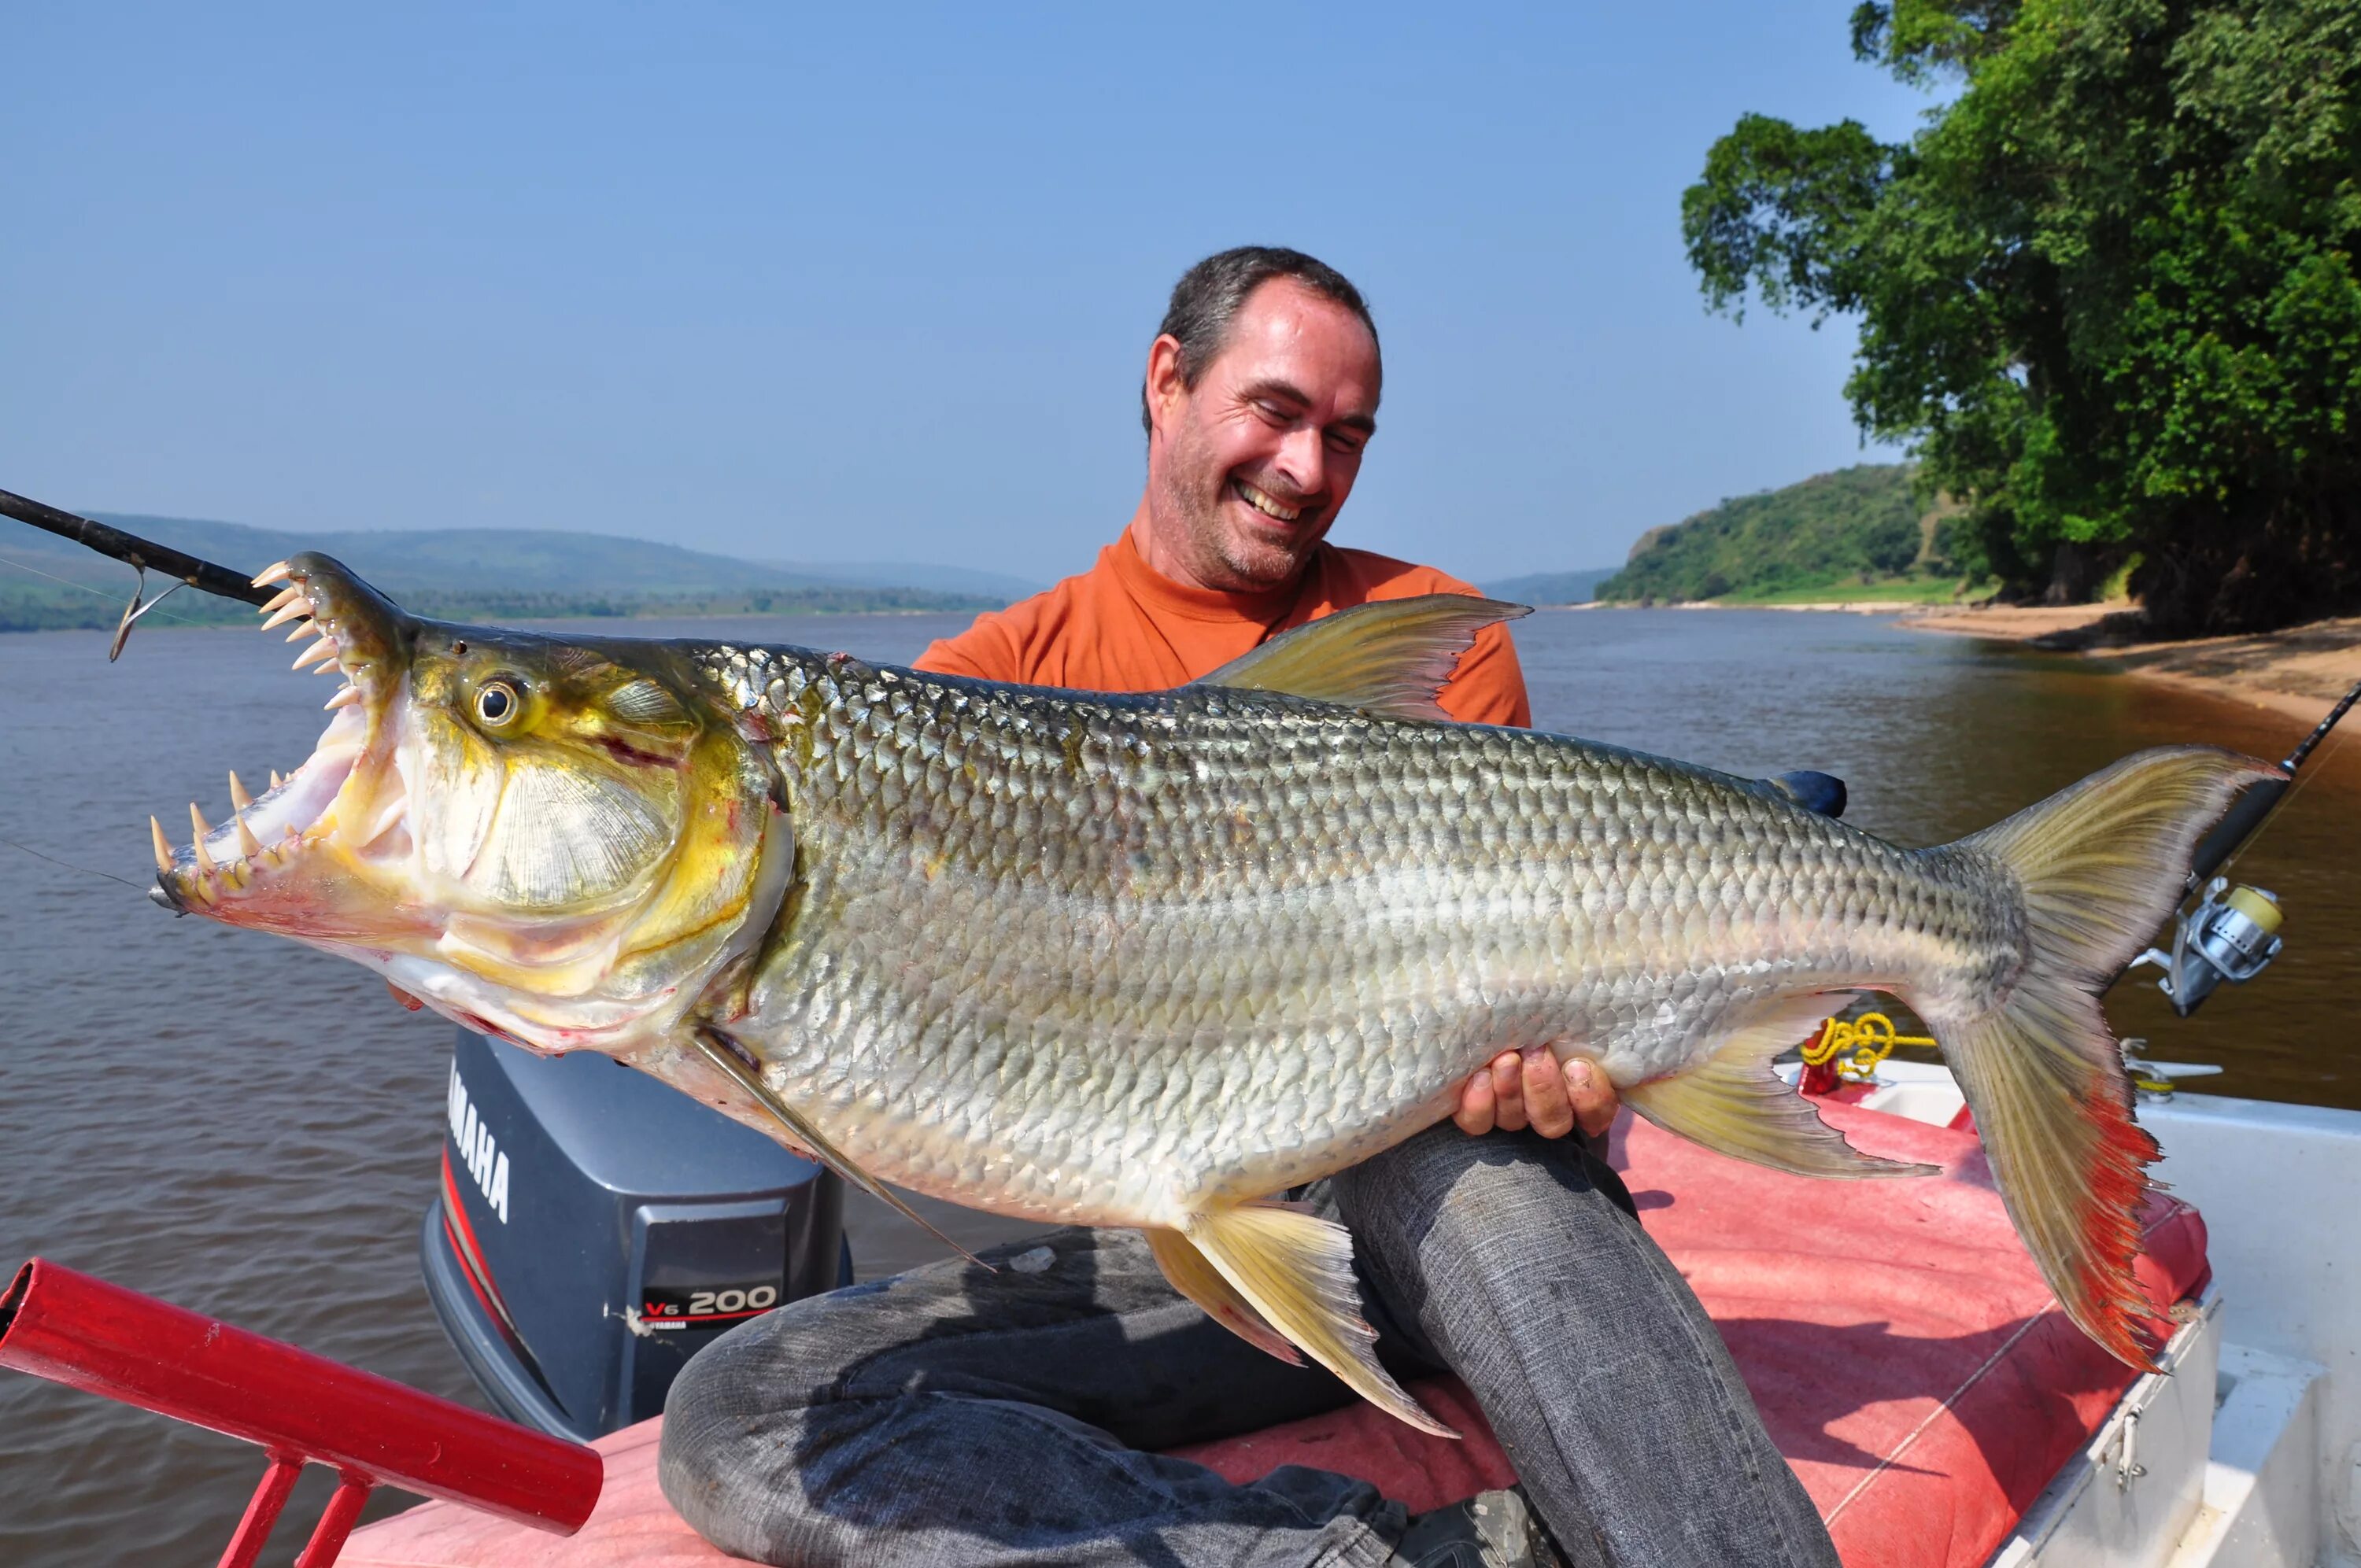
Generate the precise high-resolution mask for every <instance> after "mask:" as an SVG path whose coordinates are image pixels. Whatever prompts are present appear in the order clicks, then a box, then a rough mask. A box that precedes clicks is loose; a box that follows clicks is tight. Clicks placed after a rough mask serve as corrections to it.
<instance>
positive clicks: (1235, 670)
mask: <svg viewBox="0 0 2361 1568" xmlns="http://www.w3.org/2000/svg"><path fill="white" fill-rule="evenodd" d="M1531 614H1532V607H1531V606H1529V605H1521V604H1505V603H1503V602H1501V601H1500V600H1499V599H1486V598H1476V597H1474V596H1473V595H1470V594H1421V595H1419V596H1418V597H1417V598H1401V599H1380V600H1378V602H1376V603H1374V604H1357V605H1355V606H1354V607H1353V608H1352V609H1340V610H1338V611H1337V612H1336V613H1335V614H1334V615H1326V616H1323V617H1321V618H1320V619H1319V620H1315V621H1313V622H1312V623H1311V624H1310V625H1308V626H1299V627H1297V628H1296V629H1295V630H1292V631H1289V632H1284V633H1282V634H1280V635H1279V636H1277V637H1274V638H1272V639H1271V640H1270V641H1268V642H1266V643H1264V644H1263V645H1262V646H1261V647H1259V648H1257V649H1256V650H1255V651H1254V652H1251V653H1248V654H1246V655H1245V656H1244V657H1242V658H1237V659H1233V660H1231V661H1230V662H1229V663H1226V664H1224V665H1223V666H1222V667H1221V668H1220V669H1218V670H1215V671H1214V672H1213V674H1209V675H1203V676H1200V677H1199V678H1198V679H1196V680H1193V681H1191V682H1190V683H1189V684H1190V685H1196V686H1226V687H1228V688H1229V689H1231V690H1233V691H1262V692H1284V693H1286V694H1287V695H1288V696H1301V697H1309V698H1310V699H1312V701H1314V702H1333V703H1335V704H1337V705H1339V706H1340V707H1355V708H1358V709H1360V710H1361V711H1362V712H1363V713H1366V714H1368V715H1370V716H1371V717H1373V718H1430V719H1447V718H1450V717H1451V716H1450V715H1449V714H1447V713H1445V712H1444V711H1443V708H1442V707H1441V705H1439V704H1438V703H1436V701H1435V700H1434V698H1435V694H1436V693H1438V692H1440V691H1441V690H1442V689H1443V687H1444V683H1445V682H1447V681H1449V680H1450V679H1451V674H1452V671H1453V670H1455V669H1456V668H1457V667H1458V664H1459V659H1460V655H1462V654H1464V653H1466V652H1467V650H1468V649H1470V648H1472V647H1474V646H1475V645H1476V634H1477V632H1479V631H1481V630H1484V628H1486V627H1488V626H1490V625H1491V624H1493V623H1494V622H1495V621H1501V620H1515V619H1516V618H1517V617H1518V616H1521V615H1531Z"/></svg>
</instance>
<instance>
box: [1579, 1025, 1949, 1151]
mask: <svg viewBox="0 0 2361 1568" xmlns="http://www.w3.org/2000/svg"><path fill="white" fill-rule="evenodd" d="M1842 1005H1843V998H1842V997H1841V996H1827V995H1814V996H1802V997H1787V998H1784V999H1782V1000H1781V1001H1778V1002H1775V1003H1771V1004H1769V1005H1768V1006H1766V1007H1764V1008H1762V1009H1760V1010H1759V1011H1757V1012H1756V1013H1755V1014H1753V1015H1752V1016H1751V1017H1750V1018H1748V1019H1747V1020H1746V1021H1745V1022H1744V1023H1743V1024H1741V1025H1740V1026H1739V1027H1738V1028H1737V1029H1736V1030H1734V1031H1732V1032H1731V1033H1730V1035H1729V1036H1728V1037H1727V1038H1725V1039H1724V1040H1723V1042H1722V1044H1721V1045H1720V1046H1719V1047H1718V1048H1717V1049H1716V1050H1715V1051H1714V1054H1713V1055H1712V1056H1710V1057H1708V1058H1706V1059H1705V1060H1704V1061H1703V1062H1700V1063H1699V1064H1697V1066H1696V1067H1693V1068H1690V1069H1687V1070H1686V1071H1685V1072H1679V1073H1675V1074H1673V1075H1672V1076H1671V1077H1668V1078H1659V1079H1653V1080H1650V1081H1648V1082H1646V1083H1639V1084H1634V1085H1632V1086H1631V1087H1630V1088H1628V1089H1626V1090H1624V1091H1622V1095H1623V1101H1624V1102H1625V1103H1626V1104H1628V1105H1630V1106H1631V1109H1632V1110H1634V1111H1636V1112H1638V1113H1640V1114H1641V1115H1642V1116H1645V1117H1646V1118H1647V1119H1648V1120H1649V1121H1651V1122H1653V1123H1654V1124H1656V1125H1657V1126H1659V1127H1662V1128H1664V1131H1666V1132H1668V1133H1674V1134H1677V1135H1680V1136H1682V1137H1684V1138H1687V1139H1688V1140H1690V1141H1691V1142H1692V1143H1697V1144H1702V1145H1704V1146H1706V1147H1707V1148H1709V1149H1711V1150H1713V1151H1714V1152H1715V1153H1717V1154H1725V1155H1728V1156H1730V1157H1731V1158H1733V1159H1742V1160H1750V1161H1752V1163H1754V1164H1756V1165H1763V1166H1768V1167H1770V1168H1772V1169H1773V1170H1784V1171H1786V1172H1788V1173H1789V1174H1791V1175H1795V1176H1828V1177H1838V1178H1844V1179H1860V1178H1863V1177H1876V1176H1932V1175H1934V1174H1935V1172H1936V1170H1937V1169H1938V1167H1935V1166H1931V1165H1916V1164H1912V1163H1909V1162H1907V1161H1903V1160H1891V1159H1880V1158H1878V1157H1876V1156H1874V1155H1865V1154H1863V1153H1861V1151H1860V1150H1859V1149H1856V1148H1854V1147H1853V1146H1851V1145H1850V1144H1848V1143H1846V1142H1845V1141H1844V1135H1842V1134H1841V1133H1839V1132H1838V1131H1837V1130H1836V1129H1835V1128H1834V1127H1831V1126H1829V1125H1828V1124H1827V1123H1826V1122H1823V1121H1821V1120H1820V1114H1819V1113H1818V1112H1817V1111H1816V1110H1814V1109H1813V1108H1812V1102H1810V1101H1808V1100H1806V1099H1805V1098H1804V1097H1803V1096H1802V1095H1800V1094H1798V1093H1796V1092H1795V1086H1794V1085H1792V1084H1789V1083H1787V1082H1784V1080H1781V1079H1780V1077H1779V1075H1778V1074H1776V1073H1774V1072H1773V1071H1772V1070H1771V1058H1773V1057H1775V1056H1777V1055H1778V1054H1779V1053H1780V1052H1781V1051H1783V1050H1784V1049H1786V1048H1787V1047H1789V1046H1792V1045H1794V1044H1795V1042H1796V1041H1798V1040H1801V1039H1803V1038H1804V1037H1805V1036H1807V1035H1809V1034H1811V1033H1812V1032H1813V1030H1814V1028H1815V1026H1816V1025H1818V1024H1819V1022H1820V1021H1821V1020H1822V1019H1824V1018H1826V1017H1827V1016H1828V1014H1830V1013H1832V1012H1834V1011H1836V1010H1837V1009H1838V1008H1839V1007H1840V1006H1842Z"/></svg>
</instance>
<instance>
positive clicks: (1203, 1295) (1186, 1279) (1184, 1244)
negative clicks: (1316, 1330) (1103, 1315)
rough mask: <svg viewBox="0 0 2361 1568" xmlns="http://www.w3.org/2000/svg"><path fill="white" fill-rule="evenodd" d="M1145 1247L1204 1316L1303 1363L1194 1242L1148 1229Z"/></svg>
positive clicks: (1173, 1233)
mask: <svg viewBox="0 0 2361 1568" xmlns="http://www.w3.org/2000/svg"><path fill="white" fill-rule="evenodd" d="M1145 1234H1146V1235H1147V1237H1148V1251H1149V1252H1151V1253H1153V1254H1155V1255H1156V1266H1157V1267H1159V1268H1160V1269H1162V1270H1163V1271H1164V1277H1165V1279H1166V1280H1167V1281H1169V1282H1170V1284H1171V1286H1172V1288H1174V1289H1175V1290H1178V1291H1180V1294H1182V1295H1183V1296H1186V1297H1188V1298H1189V1299H1191V1301H1194V1302H1196V1303H1197V1305H1198V1306H1200V1307H1202V1308H1203V1309H1204V1310H1205V1315H1206V1316H1207V1317H1209V1318H1211V1319H1213V1321H1215V1322H1217V1323H1219V1324H1221V1325H1222V1327H1224V1328H1225V1329H1227V1330H1229V1331H1230V1332H1232V1333H1234V1334H1235V1335H1237V1336H1238V1337H1239V1338H1240V1339H1242V1340H1244V1341H1246V1343H1248V1344H1250V1345H1252V1346H1254V1347H1255V1348H1256V1349H1257V1350H1263V1351H1268V1352H1269V1353H1270V1354H1273V1355H1275V1356H1277V1357H1279V1360H1281V1361H1284V1362H1285V1363H1287V1364H1288V1365H1290V1366H1301V1365H1303V1353H1302V1352H1301V1351H1300V1350H1298V1349H1296V1348H1295V1346H1294V1345H1293V1344H1292V1343H1289V1340H1288V1337H1287V1336H1286V1335H1285V1334H1283V1333H1280V1332H1279V1331H1278V1330H1277V1329H1275V1328H1272V1327H1271V1326H1270V1324H1269V1322H1268V1321H1266V1320H1265V1319H1264V1317H1263V1315H1262V1314H1261V1313H1260V1312H1257V1311H1256V1310H1255V1309H1254V1303H1253V1302H1251V1301H1249V1300H1247V1299H1246V1298H1245V1297H1244V1296H1241V1295H1239V1294H1238V1288H1237V1287H1236V1286H1235V1285H1233V1284H1231V1283H1230V1282H1229V1281H1228V1280H1226V1279H1224V1278H1223V1277H1222V1271H1221V1270H1220V1269H1218V1268H1215V1267H1214V1266H1213V1265H1212V1264H1211V1263H1209V1262H1207V1261H1206V1259H1205V1255H1204V1254H1203V1253H1202V1252H1199V1251H1198V1250H1197V1246H1196V1244H1195V1243H1194V1242H1191V1240H1190V1239H1189V1238H1188V1237H1187V1236H1184V1235H1182V1234H1180V1232H1179V1231H1167V1230H1149V1231H1148V1232H1146V1233H1145Z"/></svg>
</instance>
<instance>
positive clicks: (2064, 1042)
mask: <svg viewBox="0 0 2361 1568" xmlns="http://www.w3.org/2000/svg"><path fill="white" fill-rule="evenodd" d="M2282 776H2284V775H2283V774H2281V773H2280V772H2279V769H2277V768H2275V767H2273V766H2271V765H2270V764H2269V763H2268V762H2258V761H2257V760H2256V759H2254V758H2252V757H2245V756H2240V755H2239V754H2238V753H2236V752H2235V751H2222V750H2219V749H2217V748H2215V747H2211V746H2170V747H2159V748H2158V749H2157V750H2154V751H2141V752H2137V753H2136V754H2135V755H2132V756H2129V757H2126V758H2125V759H2124V760H2123V761H2122V762H2117V763H2115V764H2114V766H2113V767H2110V768H2106V769H2103V770H2102V771H2101V772H2099V773H2093V774H2092V775H2091V776H2090V777H2089V778H2087V779H2084V780H2083V781H2082V782H2081V783H2080V784H2074V785H2072V786H2070V787H2069V788H2067V789H2065V790H2062V791H2060V792H2059V794H2057V795H2052V796H2050V797H2049V798H2048V800H2045V801H2043V802H2041V803H2040V804H2039V805H2037V806H2031V807H2028V808H2027V809H2026V810H2024V811H2021V812H2019V813H2017V814H2016V815H2015V817H2010V818H2009V819H2008V820H2007V821H2005V822H2003V823H2001V824H2000V825H1999V826H1997V827H1995V828H1986V829H1985V830H1984V831H1983V832H1982V833H1978V834H1976V835H1974V836H1973V837H1971V838H1968V839H1961V840H1960V842H1959V843H1957V844H1951V845H1946V846H1944V847H1943V848H1941V849H1937V850H1927V851H1925V853H1926V854H1927V856H1928V857H1929V858H1931V859H1937V860H1940V859H1941V858H1944V857H1979V858H1982V859H1984V860H1985V861H1986V862H1987V863H1990V862H1993V861H1996V862H1998V864H1999V865H2001V866H2002V867H2004V868H2005V870H2006V871H2007V872H2008V874H2009V877H2010V879H2011V880H2012V881H2013V882H2014V883H2015V888H2016V891H2017V894H2018V896H2019V898H2020V900H2021V903H2022V909H2023V916H2024V920H2025V932H2026V936H2025V948H2026V951H2025V956H2024V959H2023V963H2022V966H2021V968H2020V969H2019V971H2018V973H2017V975H2016V977H2015V980H2014V981H2012V982H2011V983H2010V985H2009V987H2008V989H2007V991H2006V992H2005V993H2004V996H2003V998H2002V1000H2001V1002H2000V1003H1999V1004H1998V1005H1997V1006H1995V1007H1993V1008H1991V1009H1990V1010H1988V1011H1986V1012H1983V1013H1981V1014H1972V1015H1970V1016H1966V1017H1956V1016H1955V1017H1949V1018H1947V1017H1945V1016H1943V1015H1942V1014H1941V1013H1940V1012H1939V1011H1935V1010H1931V1009H1930V1007H1929V1006H1921V1007H1920V1008H1919V1013H1920V1014H1921V1015H1922V1016H1924V1017H1925V1018H1926V1019H1927V1024H1928V1025H1929V1026H1930V1027H1932V1028H1933V1029H1934V1031H1935V1036H1936V1038H1937V1039H1938V1040H1939V1041H1941V1042H1942V1046H1943V1053H1944V1055H1945V1057H1946V1058H1949V1061H1950V1064H1951V1070H1952V1072H1953V1074H1954V1075H1955V1076H1956V1077H1957V1078H1958V1079H1959V1082H1960V1090H1961V1091H1963V1092H1964V1093H1965V1094H1966V1095H1967V1100H1968V1108H1969V1109H1970V1110H1971V1111H1972V1112H1974V1113H1975V1120H1976V1129H1977V1131H1978V1133H1979V1134H1980V1135H1982V1138H1983V1144H1984V1152H1985V1155H1986V1156H1987V1157H1989V1159H1990V1160H1991V1162H1992V1168H1993V1181H1994V1183H1995V1185H1997V1186H1998V1187H1999V1189H2000V1195H2001V1198H2002V1201H2004V1202H2005V1203H2006V1204H2007V1205H2008V1212H2009V1218H2010V1219H2012V1220H2013V1221H2015V1223H2016V1229H2017V1233H2018V1234H2020V1235H2022V1236H2023V1237H2024V1238H2025V1245H2026V1249H2027V1250H2028V1251H2030V1252H2031V1253H2032V1255H2033V1260H2034V1262H2035V1263H2036V1264H2037V1265H2038V1266H2039V1267H2040V1269H2041V1275H2042V1277H2043V1279H2045V1280H2046V1281H2047V1282H2048V1286H2049V1288H2050V1289H2051V1290H2053V1291H2055V1292H2056V1293H2057V1296H2058V1303H2059V1306H2060V1307H2062V1308H2063V1309H2065V1312H2066V1315H2067V1316H2068V1317H2069V1318H2070V1319H2072V1320H2073V1321H2074V1322H2075V1323H2076V1324H2077V1325H2078V1326H2079V1327H2081V1330H2082V1332H2085V1333H2087V1334H2089V1335H2090V1336H2091V1337H2092V1339H2094V1340H2096V1341H2097V1342H2098V1343H2100V1344H2101V1345H2103V1346H2104V1347H2105V1348H2106V1350H2107V1351H2108V1352H2109V1353H2111V1354H2114V1356H2116V1357H2117V1358H2118V1359H2120V1360H2122V1361H2125V1362H2126V1363H2128V1364H2129V1365H2133V1366H2136V1367H2138V1368H2140V1369H2142V1370H2143V1371H2153V1370H2154V1369H2155V1365H2156V1363H2155V1358H2154V1356H2153V1355H2152V1354H2150V1352H2149V1351H2148V1349H2147V1346H2145V1345H2144V1344H2143V1343H2141V1341H2140V1338H2139V1335H2138V1332H2137V1325H2138V1324H2139V1323H2141V1322H2142V1321H2146V1320H2147V1319H2150V1318H2153V1317H2155V1316H2156V1315H2157V1313H2158V1304H2156V1303H2154V1302H2151V1301H2150V1300H2149V1299H2148V1297H2147V1292H2146V1291H2145V1290H2143V1289H2142V1288H2140V1286H2139V1284H2138V1282H2137V1280H2136V1277H2134V1275H2133V1273H2132V1263H2133V1260H2134V1258H2136V1256H2137V1255H2138V1253H2139V1250H2140V1231H2139V1218H2138V1212H2139V1205H2140V1201H2141V1199H2142V1198H2143V1197H2144V1196H2145V1195H2146V1193H2147V1190H2148V1189H2149V1187H2150V1186H2151V1183H2150V1182H2149V1180H2148V1179H2147V1166H2148V1165H2149V1164H2150V1163H2151V1162H2152V1161H2154V1160H2155V1159H2156V1158H2157V1157H2158V1148H2157V1146H2156V1140H2155V1139H2154V1138H2152V1137H2150V1136H2149V1135H2147V1132H2146V1131H2145V1130H2144V1129H2142V1128H2141V1127H2140V1126H2139V1125H2138V1124H2137V1123H2136V1122H2134V1121H2133V1119H2132V1086H2131V1080H2130V1078H2129V1076H2128V1074H2126V1073H2125V1070H2124V1061H2123V1051H2122V1047H2120V1046H2118V1045H2117V1044H2116V1041H2115V1037H2114V1034H2113V1033H2112V1032H2111V1031H2110V1030H2109V1029H2108V1027H2107V1021H2106V1018H2105V1016H2104V1015H2103V1014H2102V1013H2101V1011H2100V1008H2099V997H2100V995H2101V994H2102V993H2103V992H2104V991H2105V990H2106V988H2107V987H2108V986H2109V985H2110V984H2112V983H2113V982H2114V978H2115V976H2116V975H2118V974H2120V973H2121V972H2122V971H2123V968H2124V965H2125V963H2127V962H2128V961H2130V959H2131V957H2132V955H2133V954H2134V953H2136V952H2137V951H2139V949H2140V948H2141V947H2142V946H2143V945H2144V944H2145V943H2146V942H2147V938H2149V936H2150V935H2151V934H2152V933H2153V932H2154V931H2155V930H2156V929H2157V927H2158V926H2160V925H2162V924H2163V922H2164V920H2165V917H2166V916H2169V914H2170V913H2171V912H2172V910H2173V908H2174V906H2175V905H2178V904H2179V903H2180V900H2181V898H2182V896H2183V895H2184V894H2185V893H2186V892H2187V889H2188V877H2189V864H2190V857H2191V854H2193V853H2194V851H2195V849H2196V845H2197V840H2198V839H2199V837H2200V835H2202V833H2203V832H2204V831H2205V829H2206V828H2208V827H2210V826H2211V825H2212V824H2213V822H2214V821H2215V820H2216V819H2218V818H2219V817H2221V816H2222V814H2223V812H2224V810H2226V809H2227V808H2228V807H2229V805H2230V802H2231V801H2232V800H2233V799H2235V797H2236V796H2237V795H2238V793H2239V792H2240V791H2241V790H2243V789H2245V788H2246V786H2247V785H2248V784H2255V783H2257V782H2258V781H2260V780H2263V779H2266V778H2277V777H2282Z"/></svg>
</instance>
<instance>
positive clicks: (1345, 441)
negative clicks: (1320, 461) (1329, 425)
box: [1328, 431, 1369, 457]
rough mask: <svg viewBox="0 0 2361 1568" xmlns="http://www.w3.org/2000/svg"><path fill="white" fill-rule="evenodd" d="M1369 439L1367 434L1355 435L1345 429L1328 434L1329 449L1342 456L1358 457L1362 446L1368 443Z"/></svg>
mask: <svg viewBox="0 0 2361 1568" xmlns="http://www.w3.org/2000/svg"><path fill="white" fill-rule="evenodd" d="M1368 440H1369V438H1368V437H1367V436H1366V435H1355V434H1352V433H1349V432H1345V431H1331V432H1330V433H1329V434H1328V450H1329V451H1331V452H1334V453H1335V454H1336V455H1338V456H1340V457H1357V456H1359V455H1360V452H1361V448H1362V447H1364V446H1366V445H1367V444H1368Z"/></svg>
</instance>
